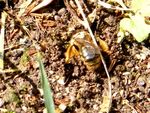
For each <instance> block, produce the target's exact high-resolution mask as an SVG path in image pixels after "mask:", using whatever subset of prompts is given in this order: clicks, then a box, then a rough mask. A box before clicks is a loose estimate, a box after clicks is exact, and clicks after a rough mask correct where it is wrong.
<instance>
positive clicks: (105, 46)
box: [97, 38, 111, 54]
mask: <svg viewBox="0 0 150 113" xmlns="http://www.w3.org/2000/svg"><path fill="white" fill-rule="evenodd" d="M97 40H98V45H99V47H100V48H101V49H102V51H104V52H106V53H107V54H111V52H110V51H109V47H108V44H107V43H106V42H105V41H104V40H102V39H100V38H97Z"/></svg>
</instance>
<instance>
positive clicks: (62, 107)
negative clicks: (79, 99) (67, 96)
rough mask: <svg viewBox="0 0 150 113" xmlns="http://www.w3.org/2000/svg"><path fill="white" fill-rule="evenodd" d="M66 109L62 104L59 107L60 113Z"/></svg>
mask: <svg viewBox="0 0 150 113" xmlns="http://www.w3.org/2000/svg"><path fill="white" fill-rule="evenodd" d="M66 107H67V106H66V105H65V104H63V103H62V104H60V105H59V109H61V110H62V111H64V110H65V109H66Z"/></svg>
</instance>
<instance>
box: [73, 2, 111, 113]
mask: <svg viewBox="0 0 150 113" xmlns="http://www.w3.org/2000/svg"><path fill="white" fill-rule="evenodd" d="M75 2H76V4H77V6H78V8H79V11H80V13H81V15H82V17H83V20H84V22H85V23H84V24H83V25H84V27H85V28H86V29H88V32H89V33H90V35H91V38H92V40H93V43H94V44H95V46H96V47H99V46H98V44H97V42H96V38H95V36H94V34H93V32H92V30H91V28H90V25H89V22H88V20H87V18H86V16H85V14H84V12H83V9H82V6H81V5H80V3H79V1H78V0H75ZM99 54H100V57H101V59H102V63H103V66H104V69H105V71H106V75H107V78H108V97H109V99H110V101H109V105H108V109H107V111H106V112H107V113H109V111H110V108H111V104H112V92H111V80H110V75H109V72H108V69H107V66H106V63H105V61H104V58H103V56H102V53H101V51H100V50H99Z"/></svg>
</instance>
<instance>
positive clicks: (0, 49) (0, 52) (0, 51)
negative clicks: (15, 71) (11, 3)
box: [0, 11, 7, 70]
mask: <svg viewBox="0 0 150 113" xmlns="http://www.w3.org/2000/svg"><path fill="white" fill-rule="evenodd" d="M1 17H2V18H1V34H0V42H1V44H0V69H1V70H3V69H4V37H5V22H6V18H7V13H6V12H4V11H3V12H2V15H1Z"/></svg>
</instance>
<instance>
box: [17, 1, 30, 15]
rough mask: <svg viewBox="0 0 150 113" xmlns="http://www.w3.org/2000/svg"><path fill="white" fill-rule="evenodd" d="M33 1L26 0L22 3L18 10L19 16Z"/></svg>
mask: <svg viewBox="0 0 150 113" xmlns="http://www.w3.org/2000/svg"><path fill="white" fill-rule="evenodd" d="M31 3H32V0H27V1H25V2H24V3H23V4H21V5H20V7H19V8H20V11H19V12H18V17H21V16H22V15H23V14H24V13H25V11H26V8H27V7H28V6H29V5H30V4H31Z"/></svg>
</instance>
